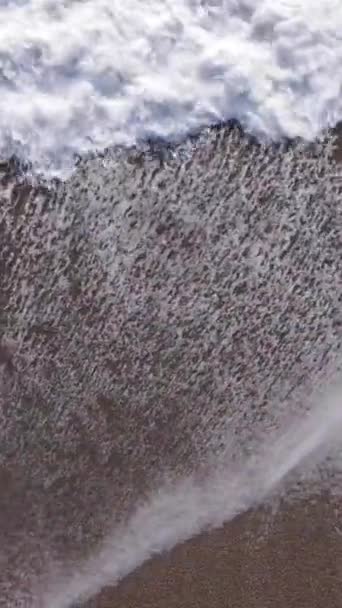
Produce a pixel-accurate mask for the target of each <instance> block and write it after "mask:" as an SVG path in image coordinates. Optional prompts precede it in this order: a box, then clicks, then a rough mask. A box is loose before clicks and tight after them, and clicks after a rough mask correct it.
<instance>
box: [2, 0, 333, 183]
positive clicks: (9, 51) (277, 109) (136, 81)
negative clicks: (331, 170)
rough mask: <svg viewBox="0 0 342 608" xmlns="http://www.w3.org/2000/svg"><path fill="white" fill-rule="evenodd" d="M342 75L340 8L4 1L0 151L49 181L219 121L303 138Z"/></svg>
mask: <svg viewBox="0 0 342 608" xmlns="http://www.w3.org/2000/svg"><path fill="white" fill-rule="evenodd" d="M341 65H342V4H341V2H340V0H144V2H142V1H141V0H125V1H124V2H122V0H64V1H63V2H62V1H61V0H0V152H1V154H2V155H8V154H10V153H13V152H17V153H19V154H20V155H22V156H23V155H24V156H26V157H29V158H30V159H31V161H33V162H34V163H35V164H36V166H37V168H40V169H45V170H47V168H48V167H49V168H50V170H52V169H53V170H54V172H55V173H56V172H57V171H58V170H59V169H61V168H64V169H66V168H67V167H68V166H70V163H71V161H72V157H73V155H74V154H76V153H84V152H86V151H95V150H96V149H102V148H104V147H106V146H109V145H111V144H115V143H119V144H130V143H134V142H136V141H137V140H139V139H141V138H146V137H151V136H152V137H163V138H164V137H166V138H174V137H179V136H180V135H184V134H186V133H188V132H189V131H192V130H194V129H197V128H199V127H200V126H202V125H204V124H209V123H215V122H218V121H221V120H226V119H229V118H236V119H238V120H240V121H241V122H242V123H243V125H244V126H245V127H247V129H249V130H251V131H253V132H255V133H256V134H258V135H266V136H269V137H271V138H279V137H280V136H282V135H286V136H290V137H293V136H302V137H305V138H313V137H315V136H316V135H317V134H318V133H319V132H320V131H321V130H322V129H323V128H325V127H328V126H331V125H335V123H336V122H337V121H338V120H341V119H342V70H341Z"/></svg>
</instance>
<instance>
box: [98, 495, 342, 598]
mask: <svg viewBox="0 0 342 608" xmlns="http://www.w3.org/2000/svg"><path fill="white" fill-rule="evenodd" d="M341 514H342V505H341V503H340V502H338V501H336V500H334V499H333V498H332V497H331V496H330V497H329V496H328V495H327V494H324V495H317V496H315V497H311V499H310V500H309V499H308V500H305V501H302V502H299V503H296V504H294V505H292V506H289V505H288V504H286V505H283V506H281V507H280V509H279V511H278V512H277V513H276V514H272V513H271V512H270V510H266V509H262V508H261V509H259V510H257V511H255V512H249V513H246V514H244V515H241V516H239V517H237V518H236V519H235V520H234V521H232V522H230V523H228V524H226V525H225V526H224V528H223V529H219V530H214V531H212V532H210V533H207V534H203V535H201V536H199V537H198V538H195V539H192V540H191V541H189V542H187V543H184V544H182V545H181V546H178V547H176V548H175V549H174V550H173V551H171V552H170V553H168V554H166V555H163V556H161V557H159V558H155V559H153V560H151V561H150V562H149V563H146V564H144V565H143V566H142V567H141V568H140V569H139V570H138V571H136V572H135V573H133V574H131V575H130V576H128V577H127V578H126V579H125V580H124V581H122V583H121V584H120V585H119V586H118V587H117V588H115V589H107V590H105V591H104V592H103V593H102V594H101V595H100V597H99V598H98V599H97V600H94V601H92V602H89V603H88V604H87V606H89V608H114V607H115V608H274V607H275V606H277V607H279V608H323V607H324V608H340V606H341V601H342V525H341V524H342V520H341Z"/></svg>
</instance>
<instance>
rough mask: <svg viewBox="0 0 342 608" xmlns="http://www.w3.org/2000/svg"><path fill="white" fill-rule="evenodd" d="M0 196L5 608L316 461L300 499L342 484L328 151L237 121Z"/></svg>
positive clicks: (80, 583) (122, 565)
mask: <svg viewBox="0 0 342 608" xmlns="http://www.w3.org/2000/svg"><path fill="white" fill-rule="evenodd" d="M1 188H2V190H1V192H2V194H1V212H2V223H1V242H2V244H3V246H2V249H1V254H0V256H1V257H0V264H1V269H2V272H1V277H0V291H1V297H2V302H1V305H2V308H1V317H0V322H1V334H2V346H1V361H2V365H1V366H0V373H1V394H0V399H1V408H0V411H1V426H0V429H1V430H0V436H1V446H2V447H1V452H0V455H1V462H0V464H1V475H2V485H3V487H4V488H6V491H5V492H4V493H3V495H2V496H1V504H0V513H1V519H0V525H1V534H2V544H1V559H2V561H3V566H4V567H3V568H2V569H1V571H0V590H1V596H2V597H3V598H6V605H8V606H12V605H13V606H14V605H20V602H22V605H24V606H44V607H45V606H49V607H50V606H56V607H58V606H61V607H62V606H68V605H69V604H70V603H71V602H73V601H75V600H76V599H77V596H78V594H82V593H83V592H86V594H91V593H93V592H96V591H97V590H98V589H99V587H100V586H101V585H102V584H105V583H108V582H110V580H112V579H114V580H115V579H116V578H117V577H118V576H120V574H124V573H126V572H128V571H129V570H130V569H131V568H133V567H134V566H136V565H137V564H139V563H141V562H142V561H143V560H144V559H147V558H148V557H149V556H150V555H151V553H152V552H153V551H155V550H158V551H159V550H161V549H163V548H164V547H166V546H171V545H172V544H174V543H176V542H178V541H179V540H181V539H182V538H185V537H188V536H189V535H191V534H193V533H196V532H198V531H199V530H200V529H201V528H202V527H203V526H204V527H207V526H210V525H217V524H219V523H221V522H222V521H223V520H225V519H227V518H230V517H232V516H233V515H234V514H235V513H237V512H239V511H241V510H243V509H246V508H248V507H249V506H251V505H252V504H254V503H255V502H257V501H259V500H263V498H264V496H265V495H267V494H268V492H269V491H272V489H273V488H276V487H278V485H279V484H280V485H282V482H283V479H284V477H286V478H287V475H288V473H291V475H292V473H293V471H294V470H297V465H299V464H300V463H301V462H302V461H303V459H304V464H305V467H304V469H301V472H300V473H298V475H299V478H296V475H297V473H296V475H295V477H294V478H292V477H291V479H292V483H295V481H296V480H297V481H299V482H300V487H301V488H302V490H301V491H302V492H305V491H306V488H307V487H309V488H312V487H317V486H318V487H321V484H323V483H326V482H329V484H330V485H331V481H332V479H333V480H334V484H335V486H336V492H339V491H340V481H339V479H340V478H339V474H338V473H339V471H340V461H339V452H338V449H337V448H338V446H337V448H336V449H337V451H335V447H334V443H332V442H331V439H332V438H334V441H335V425H336V433H337V435H339V429H340V413H339V412H340V405H339V401H338V399H337V402H336V400H333V401H331V402H330V401H329V399H330V397H329V398H328V397H327V395H328V396H329V395H330V388H331V387H332V386H334V384H335V383H336V382H338V381H339V379H340V377H341V323H342V319H341V306H340V301H341V264H340V251H341V248H340V240H341V238H340V237H341V235H340V226H341V219H342V218H341V215H342V208H341V195H340V191H341V190H340V189H341V167H340V166H339V165H336V164H335V162H334V160H333V142H332V140H331V139H329V137H328V136H327V137H326V139H325V140H322V142H321V143H319V142H316V143H314V144H312V145H307V146H305V145H303V144H301V143H300V142H298V143H293V144H292V145H290V146H289V145H287V146H260V145H259V144H258V143H257V142H256V141H254V140H251V139H250V138H249V137H247V136H246V135H245V134H244V133H243V132H242V130H241V129H239V128H237V127H236V126H233V127H231V126H226V127H222V128H217V129H211V130H206V131H205V132H204V133H203V134H202V136H201V137H199V138H197V139H193V140H192V141H191V142H189V144H185V145H183V146H180V147H176V148H173V149H165V148H164V147H162V146H160V147H155V146H154V147H152V148H148V147H145V152H144V153H142V152H141V151H139V150H136V149H129V150H122V149H121V150H119V149H117V150H114V151H113V152H112V153H111V154H108V155H107V156H105V157H102V158H95V159H92V160H87V161H84V162H81V163H80V164H79V166H78V168H77V170H76V171H75V172H74V174H73V176H72V177H71V178H70V179H69V180H68V181H67V182H65V183H59V184H56V187H55V189H53V190H50V191H49V190H47V189H46V188H43V187H39V188H38V187H37V188H36V189H34V188H32V187H31V186H29V185H26V186H25V188H24V187H23V185H21V186H18V181H17V178H14V177H12V178H10V177H9V175H8V174H7V175H4V176H3V178H2V185H1ZM334 399H335V397H334ZM336 403H337V405H336ZM306 415H308V418H306V417H305V416H306ZM293 429H294V430H293ZM317 448H322V449H323V453H322V452H321V450H320V449H318V451H317ZM331 450H333V451H332V453H330V452H331ZM313 456H314V457H313ZM327 456H330V460H328V461H327V460H326V457H327ZM311 457H312V458H311ZM322 459H323V460H324V461H325V463H326V464H325V466H323V467H322V464H321V463H320V466H317V462H318V461H322ZM327 467H328V469H329V475H328V476H326V475H325V473H324V474H323V476H322V472H323V471H327ZM278 491H280V489H279V490H278ZM132 535H134V539H135V540H132ZM137 540H139V542H138V543H137ZM84 570H85V573H84ZM16 602H17V603H16ZM68 602H69V604H68Z"/></svg>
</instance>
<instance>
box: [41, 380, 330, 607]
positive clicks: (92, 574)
mask: <svg viewBox="0 0 342 608" xmlns="http://www.w3.org/2000/svg"><path fill="white" fill-rule="evenodd" d="M341 432H342V401H341V392H340V391H339V392H338V393H335V394H331V395H330V396H329V398H328V399H325V400H324V401H323V402H321V403H320V404H319V407H316V408H314V409H313V410H312V411H311V412H310V413H309V414H308V416H307V417H306V418H305V419H304V420H302V421H296V423H295V424H292V425H291V426H290V427H289V428H288V429H287V430H286V432H283V433H282V434H281V435H280V436H278V437H277V439H276V440H275V441H274V440H273V441H272V442H271V444H270V443H269V444H268V445H267V447H265V449H264V450H263V451H262V453H261V454H259V455H258V457H254V458H252V459H250V460H249V462H248V463H247V465H246V466H245V467H244V468H243V470H241V471H239V472H236V473H234V474H232V472H231V471H230V470H229V466H225V465H224V463H221V465H220V467H219V468H217V470H216V472H215V473H214V474H213V475H211V476H210V477H209V478H208V479H207V480H206V482H205V483H203V484H201V485H199V484H198V483H196V481H195V480H194V479H191V478H189V479H186V480H182V481H180V482H179V483H177V484H176V485H175V486H173V487H171V489H170V488H163V489H161V490H160V491H159V492H157V493H156V494H155V495H154V496H153V497H152V498H151V500H150V501H148V502H147V503H146V504H145V505H143V506H141V507H140V508H138V509H137V511H136V513H135V515H134V516H133V517H132V518H131V520H130V521H129V522H128V524H127V525H125V526H124V527H123V528H122V529H121V530H120V529H119V530H118V529H116V530H115V531H114V532H113V534H112V535H109V536H108V537H107V539H106V541H105V543H104V544H103V546H102V547H101V548H100V550H99V552H98V553H97V554H95V555H93V556H92V557H91V558H90V559H89V560H88V561H87V562H86V563H85V564H84V565H83V567H82V568H81V569H78V570H76V572H75V571H72V569H71V572H70V568H69V569H68V574H67V576H65V577H62V579H61V580H58V581H54V582H53V584H51V585H50V586H49V589H48V590H47V591H46V592H45V593H44V594H43V598H42V599H41V598H40V601H41V603H40V604H39V605H42V606H43V607H44V608H45V607H46V608H69V607H70V606H72V605H73V603H74V602H75V601H77V600H80V599H82V600H85V599H87V598H89V597H90V596H92V595H95V594H96V593H98V592H99V591H100V590H101V589H102V588H103V587H104V586H105V585H108V584H113V583H117V582H118V581H119V580H120V578H122V577H123V576H125V575H126V574H128V573H129V572H130V571H132V570H133V569H134V568H136V567H137V566H139V565H140V564H141V563H143V562H144V561H145V560H146V559H148V558H150V557H152V556H153V555H155V554H157V553H159V552H161V551H163V550H167V549H170V548H171V547H173V546H174V545H176V544H177V543H179V542H180V541H182V540H185V539H187V538H190V537H192V536H193V535H194V534H196V533H198V532H200V531H201V530H203V529H205V528H208V527H217V526H220V525H222V524H223V523H224V522H225V521H228V520H230V519H232V518H233V517H234V516H236V515H237V514H238V513H241V512H243V511H245V510H246V509H248V508H250V507H251V506H253V505H255V504H257V503H260V502H261V501H262V500H265V498H266V497H267V496H268V495H269V494H270V492H272V491H274V490H275V489H277V488H279V484H280V483H281V482H282V481H283V480H284V478H285V477H286V476H287V475H288V474H289V473H290V472H292V471H293V470H294V469H296V468H297V467H298V466H299V465H301V466H304V471H305V470H306V472H307V473H309V472H310V471H311V470H312V467H314V466H315V465H317V464H318V463H319V462H321V461H322V460H324V458H325V457H326V456H327V454H329V453H331V449H332V447H334V448H335V449H336V446H337V448H338V449H339V448H340V446H341ZM338 453H339V452H337V454H338ZM341 490H342V488H341Z"/></svg>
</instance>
